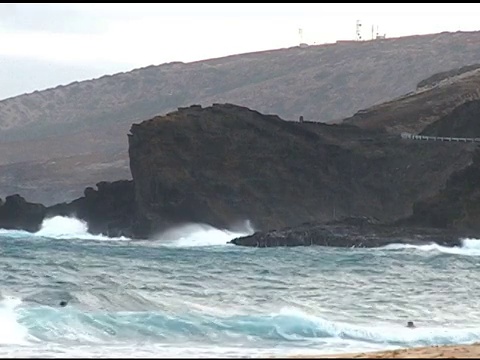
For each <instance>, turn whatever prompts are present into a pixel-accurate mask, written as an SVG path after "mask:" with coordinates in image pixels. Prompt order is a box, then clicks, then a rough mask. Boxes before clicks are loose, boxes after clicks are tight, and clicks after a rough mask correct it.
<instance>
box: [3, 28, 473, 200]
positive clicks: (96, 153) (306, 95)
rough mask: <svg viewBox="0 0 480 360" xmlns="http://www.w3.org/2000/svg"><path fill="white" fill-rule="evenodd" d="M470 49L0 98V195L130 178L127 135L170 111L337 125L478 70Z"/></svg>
mask: <svg viewBox="0 0 480 360" xmlns="http://www.w3.org/2000/svg"><path fill="white" fill-rule="evenodd" d="M479 44H480V32H457V33H441V34H433V35H422V36H410V37H404V38H397V39H386V40H375V41H362V42H349V43H338V44H325V45H315V46H309V47H307V48H299V47H293V48H289V49H279V50H272V51H264V52H258V53H251V54H241V55H235V56H229V57H224V58H219V59H210V60H205V61H198V62H193V63H170V64H163V65H159V66H149V67H146V68H142V69H136V70H133V71H131V72H127V73H120V74H116V75H113V76H104V77H102V78H99V79H94V80H89V81H82V82H78V83H72V84H69V85H66V86H58V87H56V88H54V89H49V90H45V91H37V92H34V93H32V94H26V95H22V96H18V97H14V98H11V99H6V100H3V101H0V196H3V197H4V196H6V195H9V194H12V193H21V194H22V195H24V196H25V197H26V198H27V199H29V200H31V201H35V202H42V203H44V204H46V205H51V204H54V203H56V202H63V201H70V200H72V199H74V198H76V197H79V196H81V195H82V193H81V191H82V190H81V189H83V188H85V187H87V186H90V185H91V184H95V183H97V182H99V181H104V180H108V181H113V180H117V179H122V178H124V179H129V178H131V174H130V170H129V167H128V154H127V148H128V143H127V137H126V135H125V134H126V133H127V132H128V130H129V128H130V126H131V125H132V123H137V122H140V121H143V120H145V119H150V118H152V117H153V116H155V115H157V114H165V113H167V112H169V111H173V110H175V109H176V108H177V107H179V106H188V105H190V104H201V105H203V106H209V105H211V104H212V103H225V102H233V103H236V104H238V105H242V106H247V107H249V108H253V109H256V110H258V111H260V112H262V113H270V114H272V113H273V114H278V115H279V116H280V117H281V118H282V119H285V120H295V121H296V120H298V118H299V116H300V115H303V116H304V118H305V119H306V120H312V121H331V120H338V119H342V118H344V117H346V116H350V115H351V114H353V113H355V112H356V111H358V110H359V109H365V108H367V107H369V106H372V105H374V104H377V103H381V102H383V101H387V100H390V99H392V98H395V97H398V96H401V95H402V94H405V93H407V92H409V91H415V89H416V85H417V83H418V82H419V81H421V80H423V79H425V78H427V77H429V76H431V75H432V74H435V73H437V72H439V71H447V70H451V69H452V68H457V67H460V66H464V65H471V64H475V63H478V62H480V47H479ZM448 77H451V74H450V75H448ZM437 80H438V79H437ZM437 80H435V79H433V80H432V81H430V82H429V83H430V84H432V83H435V82H436V81H437ZM462 94H463V93H462ZM440 95H441V93H440ZM461 96H464V95H461ZM469 96H470V97H471V96H476V95H469ZM467 97H468V96H467ZM427 100H428V99H427ZM458 104H459V100H458V99H456V100H455V101H453V105H452V106H455V105H458ZM406 105H407V106H410V104H406ZM393 110H395V111H397V110H398V109H393ZM432 111H434V112H435V111H436V110H432ZM414 113H415V111H414ZM406 114H407V115H408V117H409V118H410V117H411V116H410V115H411V114H410V113H408V112H407V113H406ZM388 116H393V115H388ZM414 118H415V117H414ZM411 120H412V123H411V124H414V123H415V121H414V119H411ZM423 122H424V120H422V126H420V128H421V127H423V126H424V125H425V124H424V123H423ZM400 128H401V126H399V130H401V129H400ZM410 128H412V129H413V130H415V129H416V128H415V126H410ZM402 131H403V130H402ZM12 179H15V180H14V181H12Z"/></svg>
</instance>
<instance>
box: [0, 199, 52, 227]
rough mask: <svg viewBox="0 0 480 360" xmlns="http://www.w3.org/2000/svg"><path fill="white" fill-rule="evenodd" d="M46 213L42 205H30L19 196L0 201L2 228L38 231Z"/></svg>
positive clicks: (0, 225) (0, 222) (0, 223)
mask: <svg viewBox="0 0 480 360" xmlns="http://www.w3.org/2000/svg"><path fill="white" fill-rule="evenodd" d="M46 211H47V209H46V207H45V206H43V205H42V204H34V203H29V202H27V201H26V200H25V199H24V198H23V197H21V196H20V195H18V194H15V195H11V196H7V197H6V199H5V202H3V201H0V228H2V229H14V230H17V229H20V230H26V231H30V232H35V231H38V230H39V229H40V225H41V224H42V221H43V219H44V217H45V214H46Z"/></svg>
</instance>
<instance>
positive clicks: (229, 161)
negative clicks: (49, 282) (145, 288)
mask: <svg viewBox="0 0 480 360" xmlns="http://www.w3.org/2000/svg"><path fill="white" fill-rule="evenodd" d="M129 143H130V147H129V154H130V167H131V171H132V175H133V180H134V183H135V202H136V212H137V214H138V218H137V221H138V222H137V224H136V227H135V229H134V233H135V234H136V235H137V236H139V237H147V236H149V235H152V234H155V232H157V231H160V230H162V228H163V227H165V226H168V225H169V224H172V223H178V222H184V221H185V222H206V223H210V224H212V225H214V226H217V227H228V226H231V225H233V224H235V223H237V222H239V221H243V220H247V219H249V220H251V221H252V222H253V225H254V226H255V227H256V228H257V229H263V230H269V229H274V228H279V227H284V226H292V225H297V224H300V223H302V222H305V221H320V222H324V221H329V220H332V219H336V218H339V217H343V216H373V217H376V218H378V219H379V220H380V221H382V222H390V221H394V220H397V219H399V218H403V217H406V216H409V215H411V213H412V204H413V203H414V202H417V201H420V200H423V199H426V198H428V197H430V196H433V195H434V194H436V193H437V192H438V191H439V190H440V189H442V188H443V187H444V186H445V183H446V181H447V179H448V178H449V177H450V176H451V174H452V173H453V172H455V171H458V170H461V169H464V168H465V167H467V166H468V165H469V164H470V163H471V161H472V153H473V151H474V149H475V146H476V145H475V144H472V143H441V142H436V143H434V142H421V141H411V140H403V139H401V138H400V136H391V135H388V134H387V133H386V132H383V131H377V130H375V131H372V130H365V129H360V128H357V127H355V126H352V125H347V124H342V125H325V124H320V123H309V122H303V123H292V122H286V121H283V120H282V119H280V118H278V117H277V116H271V115H262V114H260V113H258V112H256V111H252V110H249V109H247V108H243V107H239V106H235V105H229V104H225V105H213V106H212V107H208V108H201V107H200V106H192V107H189V108H182V109H179V111H176V112H172V113H170V114H167V115H165V116H159V117H156V118H153V119H152V120H149V121H145V122H142V123H141V124H135V125H133V126H132V128H131V134H130V135H129Z"/></svg>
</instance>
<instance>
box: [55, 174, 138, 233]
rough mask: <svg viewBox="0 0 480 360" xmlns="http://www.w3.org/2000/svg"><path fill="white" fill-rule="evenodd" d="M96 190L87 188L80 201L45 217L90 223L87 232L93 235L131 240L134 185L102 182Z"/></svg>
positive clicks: (129, 182)
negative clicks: (59, 216)
mask: <svg viewBox="0 0 480 360" xmlns="http://www.w3.org/2000/svg"><path fill="white" fill-rule="evenodd" d="M97 188H98V190H95V189H93V188H91V187H88V188H86V189H85V191H84V196H82V197H81V198H78V199H76V200H74V201H72V202H70V203H68V204H67V203H63V204H57V205H53V206H51V207H49V208H48V209H47V212H46V216H47V217H51V216H56V215H61V216H75V217H76V218H78V219H81V220H84V221H85V222H87V224H88V231H89V232H90V233H92V234H104V235H107V236H111V237H117V236H127V237H130V236H132V233H131V227H132V222H133V221H134V218H135V214H134V211H133V209H134V190H133V182H132V181H131V180H120V181H115V182H112V183H109V182H105V181H103V182H100V183H98V184H97Z"/></svg>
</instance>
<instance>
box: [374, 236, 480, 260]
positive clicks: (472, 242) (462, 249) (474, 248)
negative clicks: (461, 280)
mask: <svg viewBox="0 0 480 360" xmlns="http://www.w3.org/2000/svg"><path fill="white" fill-rule="evenodd" d="M382 248H383V249H387V250H404V249H415V250H420V251H437V252H441V253H444V254H454V255H466V256H480V239H468V238H467V239H462V246H454V247H448V246H441V245H438V244H435V243H432V244H428V245H410V244H390V245H386V246H384V247H382Z"/></svg>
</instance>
